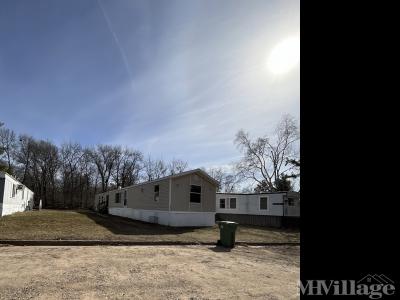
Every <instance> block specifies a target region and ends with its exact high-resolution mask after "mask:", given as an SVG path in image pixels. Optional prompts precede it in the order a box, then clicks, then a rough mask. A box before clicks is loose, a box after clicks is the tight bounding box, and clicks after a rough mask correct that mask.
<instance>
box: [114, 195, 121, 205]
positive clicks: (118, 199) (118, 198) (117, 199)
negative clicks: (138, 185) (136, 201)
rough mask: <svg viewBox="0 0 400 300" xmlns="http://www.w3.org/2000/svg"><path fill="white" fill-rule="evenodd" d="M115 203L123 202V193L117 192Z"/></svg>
mask: <svg viewBox="0 0 400 300" xmlns="http://www.w3.org/2000/svg"><path fill="white" fill-rule="evenodd" d="M115 203H121V194H120V193H115Z"/></svg>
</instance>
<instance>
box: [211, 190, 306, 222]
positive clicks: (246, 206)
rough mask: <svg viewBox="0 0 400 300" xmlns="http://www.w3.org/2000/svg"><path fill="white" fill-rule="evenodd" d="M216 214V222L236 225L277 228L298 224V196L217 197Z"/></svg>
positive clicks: (224, 194) (252, 195) (229, 194)
mask: <svg viewBox="0 0 400 300" xmlns="http://www.w3.org/2000/svg"><path fill="white" fill-rule="evenodd" d="M216 213H217V218H218V219H219V220H228V221H235V222H238V223H239V224H250V225H260V226H273V227H281V226H284V225H285V224H286V225H291V224H295V223H298V220H299V217H300V194H299V193H297V192H273V193H258V194H243V193H217V197H216Z"/></svg>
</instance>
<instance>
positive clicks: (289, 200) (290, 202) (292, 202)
mask: <svg viewBox="0 0 400 300" xmlns="http://www.w3.org/2000/svg"><path fill="white" fill-rule="evenodd" d="M288 206H294V199H293V198H288Z"/></svg>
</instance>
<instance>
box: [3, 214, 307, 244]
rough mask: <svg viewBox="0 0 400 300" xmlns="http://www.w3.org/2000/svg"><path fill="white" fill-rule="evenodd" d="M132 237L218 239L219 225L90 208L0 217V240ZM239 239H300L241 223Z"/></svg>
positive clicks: (293, 232) (296, 234)
mask: <svg viewBox="0 0 400 300" xmlns="http://www.w3.org/2000/svg"><path fill="white" fill-rule="evenodd" d="M6 239H7V240H53V239H61V240H131V241H139V242H143V241H179V242H216V241H217V240H218V239H219V229H218V227H217V226H214V227H206V228H173V227H168V226H162V225H157V224H150V223H145V222H140V221H135V220H131V219H126V218H121V217H117V216H110V215H107V216H103V215H99V214H96V213H95V212H92V211H88V210H77V211H63V210H42V211H27V212H21V213H15V214H13V215H9V216H5V217H1V218H0V240H6ZM236 241H240V242H265V243H272V242H299V241H300V233H299V231H298V230H283V229H275V228H266V227H258V226H247V225H240V226H239V227H238V230H237V232H236Z"/></svg>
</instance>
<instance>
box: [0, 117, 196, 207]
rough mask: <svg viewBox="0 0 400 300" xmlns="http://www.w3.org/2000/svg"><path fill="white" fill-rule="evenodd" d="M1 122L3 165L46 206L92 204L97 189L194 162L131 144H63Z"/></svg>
mask: <svg viewBox="0 0 400 300" xmlns="http://www.w3.org/2000/svg"><path fill="white" fill-rule="evenodd" d="M0 125H1V126H0V170H2V171H6V172H7V173H9V174H11V175H12V176H14V177H15V178H16V179H18V180H19V181H20V182H21V183H23V184H24V185H26V186H27V187H28V188H30V189H32V190H33V191H34V192H35V199H36V201H37V200H38V199H42V204H43V206H44V207H66V208H67V207H68V208H77V207H86V208H90V207H91V206H92V205H93V199H94V195H95V194H96V193H99V192H105V191H107V190H110V189H114V188H116V187H118V186H121V187H125V186H129V185H133V184H136V183H138V182H141V181H148V180H155V179H158V178H160V177H164V176H167V175H172V174H176V173H179V172H183V171H185V170H187V168H188V164H187V162H185V161H183V160H180V159H173V160H172V161H170V162H166V161H164V160H162V159H152V158H151V157H150V156H147V157H146V158H145V157H144V155H143V153H141V152H140V151H138V150H134V149H131V148H128V147H122V146H111V145H97V146H95V147H83V146H82V145H80V144H79V143H73V142H68V143H63V144H62V145H61V146H57V145H55V144H53V143H52V142H50V141H45V140H38V139H35V138H33V137H32V136H29V135H26V134H21V135H17V134H16V133H15V132H14V131H13V130H11V129H8V128H6V127H4V124H2V123H0Z"/></svg>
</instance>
